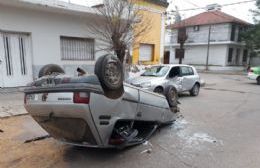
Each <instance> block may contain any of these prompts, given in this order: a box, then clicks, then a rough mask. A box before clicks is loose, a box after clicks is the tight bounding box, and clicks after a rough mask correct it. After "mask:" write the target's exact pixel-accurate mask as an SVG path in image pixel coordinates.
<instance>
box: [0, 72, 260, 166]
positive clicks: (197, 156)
mask: <svg viewBox="0 0 260 168" xmlns="http://www.w3.org/2000/svg"><path fill="white" fill-rule="evenodd" d="M201 76H202V78H203V79H204V80H205V81H206V83H207V85H206V87H204V88H203V89H201V92H200V95H199V96H198V97H191V96H189V95H188V94H183V95H182V96H181V97H180V102H181V105H180V108H181V115H182V116H181V117H180V118H179V119H178V120H177V121H176V122H175V123H174V124H173V125H170V126H167V127H164V128H161V129H160V130H159V131H158V132H157V133H156V134H155V135H154V136H153V137H152V138H151V139H150V140H149V141H148V142H146V143H144V144H142V145H139V146H135V147H131V148H128V149H124V150H112V149H89V148H79V147H73V146H70V145H65V144H63V143H61V142H58V141H56V140H55V139H53V138H46V139H41V140H38V141H32V142H29V143H24V142H25V141H26V140H29V139H33V138H36V137H39V136H44V135H47V133H46V132H45V131H44V130H42V129H41V128H40V127H39V126H38V125H37V124H36V123H35V122H34V121H33V120H32V118H31V117H30V116H29V115H23V116H17V117H9V118H2V119H0V167H15V168H16V167H26V168H27V167H29V168H30V167H63V168H64V167H65V168H66V167H91V168H101V167H102V168H122V167H124V168H141V167H142V168H157V167H162V168H187V167H194V168H245V167H246V168H259V167H260V158H259V153H260V134H259V132H260V86H258V85H256V82H255V81H249V80H248V79H246V77H245V76H239V75H220V74H202V75H201ZM5 96H6V98H5V99H7V97H8V95H5ZM0 97H1V96H0ZM21 97H22V96H17V98H16V99H17V100H15V101H19V100H20V99H21V100H20V101H23V100H22V98H21ZM0 100H1V99H0ZM2 100H3V99H2ZM21 108H22V107H21ZM0 110H1V109H0Z"/></svg>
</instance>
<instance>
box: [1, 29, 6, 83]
mask: <svg viewBox="0 0 260 168" xmlns="http://www.w3.org/2000/svg"><path fill="white" fill-rule="evenodd" d="M3 42H4V41H3V36H2V34H1V33H0V87H4V79H3V78H4V77H3V71H4V55H5V53H4V44H3Z"/></svg>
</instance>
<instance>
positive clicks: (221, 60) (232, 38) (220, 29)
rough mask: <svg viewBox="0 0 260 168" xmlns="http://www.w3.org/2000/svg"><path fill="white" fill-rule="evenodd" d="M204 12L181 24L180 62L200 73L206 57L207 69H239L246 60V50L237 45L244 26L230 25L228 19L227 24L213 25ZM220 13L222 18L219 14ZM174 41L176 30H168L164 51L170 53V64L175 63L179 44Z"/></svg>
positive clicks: (240, 44)
mask: <svg viewBox="0 0 260 168" xmlns="http://www.w3.org/2000/svg"><path fill="white" fill-rule="evenodd" d="M217 12H219V11H217ZM208 13H209V12H205V13H204V14H201V15H199V16H198V17H197V16H195V17H193V18H191V19H189V20H187V22H186V23H184V24H183V23H182V24H183V25H185V27H186V34H187V40H186V42H185V44H184V49H185V53H184V58H183V60H182V63H184V64H190V65H194V66H195V67H196V68H198V69H201V70H204V69H206V64H207V57H208V68H209V70H213V71H215V70H216V71H218V70H243V69H244V68H245V67H246V65H247V64H248V61H249V51H248V50H247V49H246V47H245V44H244V43H243V42H241V39H240V32H241V31H242V29H243V28H244V27H245V26H246V25H247V24H241V22H236V21H234V22H231V21H232V20H230V22H229V20H223V19H222V18H220V19H219V20H218V21H216V23H214V19H213V20H212V19H211V18H210V16H211V15H209V14H208ZM221 14H222V15H223V13H222V12H221ZM218 15H219V14H218ZM218 15H217V14H214V15H213V16H214V17H218ZM226 17H227V16H226ZM201 18H204V22H203V23H201V24H200V22H199V21H200V20H201ZM207 19H208V20H209V22H208V23H207ZM215 20H216V19H215ZM221 20H223V23H221ZM209 36H210V37H209ZM177 39H178V28H170V29H168V30H167V34H166V38H165V51H166V53H167V52H168V54H170V63H173V64H175V63H179V56H178V54H177V53H176V50H177V49H179V48H180V44H179V43H178V42H177V41H178V40H177Z"/></svg>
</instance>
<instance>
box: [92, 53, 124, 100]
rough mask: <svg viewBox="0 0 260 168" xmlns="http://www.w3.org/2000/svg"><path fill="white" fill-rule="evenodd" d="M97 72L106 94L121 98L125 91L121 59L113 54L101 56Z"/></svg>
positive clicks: (97, 63) (96, 68) (110, 96)
mask: <svg viewBox="0 0 260 168" xmlns="http://www.w3.org/2000/svg"><path fill="white" fill-rule="evenodd" d="M95 74H96V76H97V77H98V79H99V82H100V84H101V86H102V88H103V91H104V93H105V96H107V97H109V98H113V99H116V98H119V97H120V96H122V94H123V93H124V87H123V81H124V72H123V66H122V64H121V62H120V60H119V59H118V58H117V57H116V56H114V55H111V54H107V55H104V56H101V57H100V58H99V59H98V60H97V62H96V64H95Z"/></svg>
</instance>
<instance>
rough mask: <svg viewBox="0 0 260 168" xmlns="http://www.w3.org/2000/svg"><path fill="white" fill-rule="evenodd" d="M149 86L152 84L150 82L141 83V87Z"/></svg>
mask: <svg viewBox="0 0 260 168" xmlns="http://www.w3.org/2000/svg"><path fill="white" fill-rule="evenodd" d="M151 86H152V84H151V82H144V83H141V87H142V88H149V87H151Z"/></svg>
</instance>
